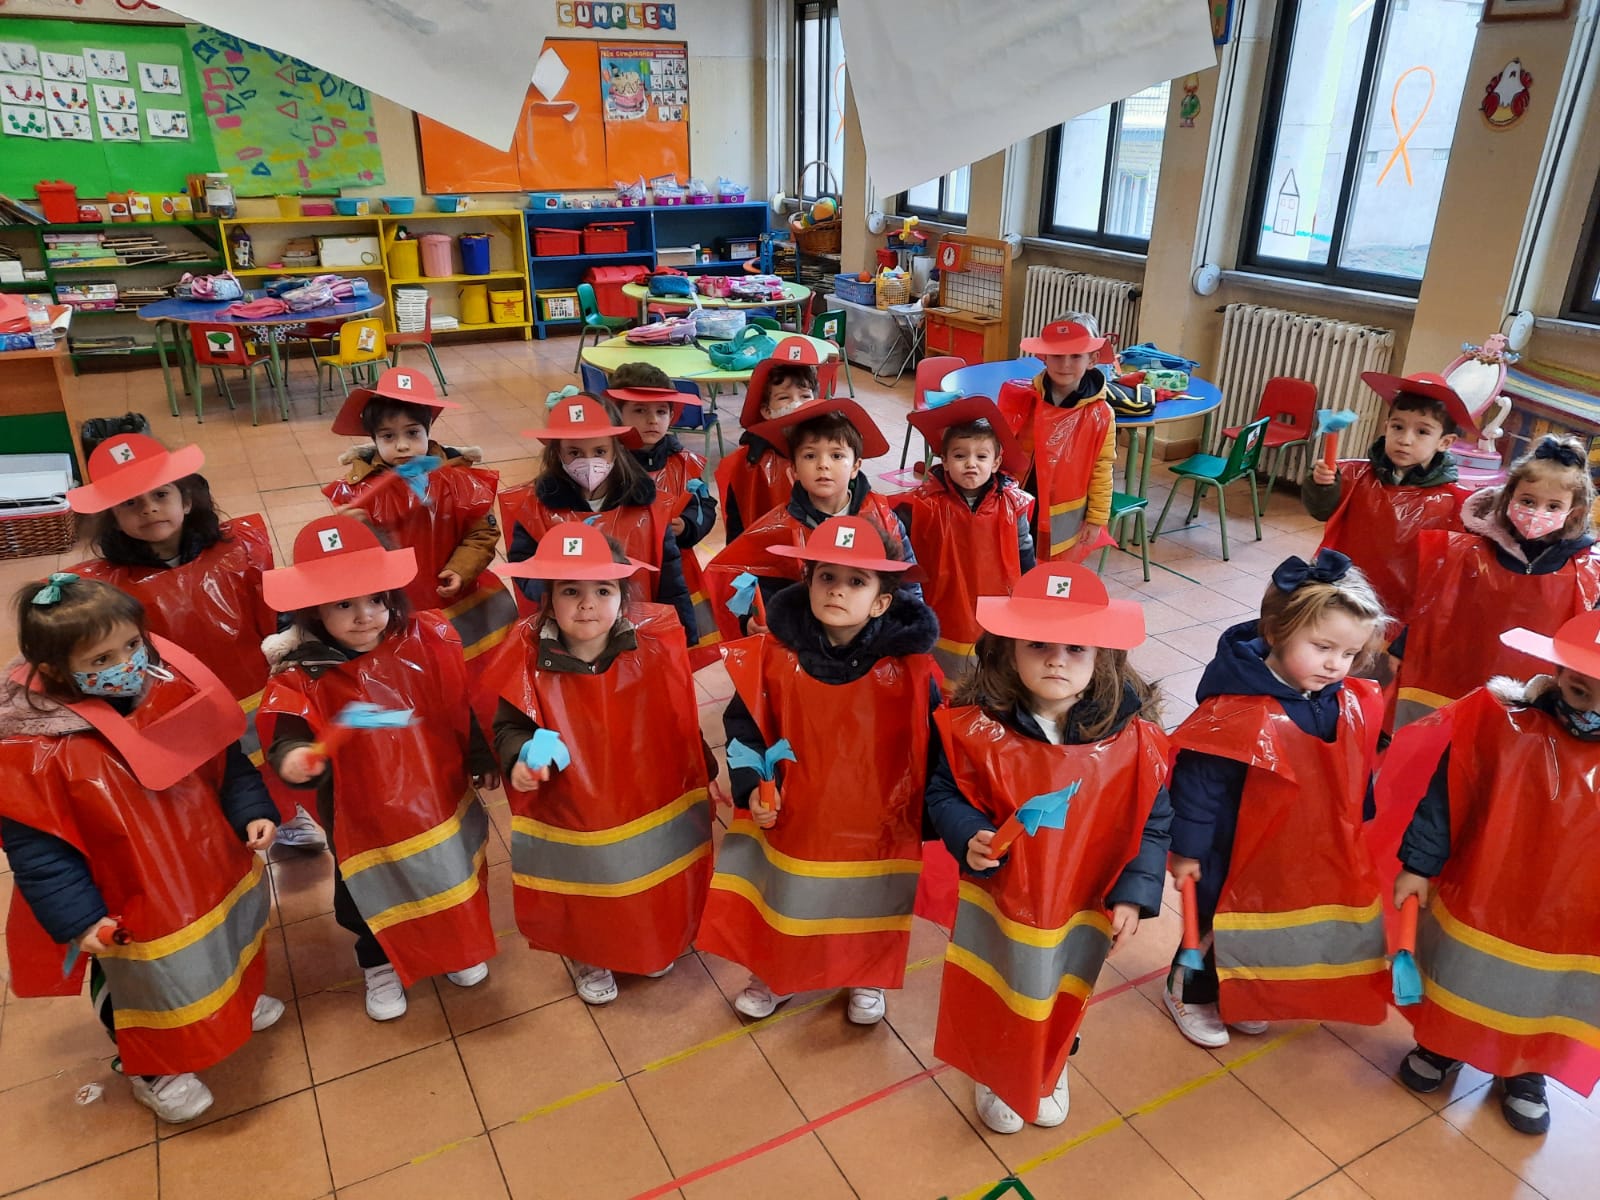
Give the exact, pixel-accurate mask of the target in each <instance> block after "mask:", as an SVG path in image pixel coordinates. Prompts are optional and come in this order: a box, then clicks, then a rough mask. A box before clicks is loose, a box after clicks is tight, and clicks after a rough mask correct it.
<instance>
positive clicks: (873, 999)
mask: <svg viewBox="0 0 1600 1200" xmlns="http://www.w3.org/2000/svg"><path fill="white" fill-rule="evenodd" d="M887 1011H888V1005H887V1004H885V1003H884V999H883V989H882V988H860V987H858V988H851V989H850V1003H849V1005H848V1006H846V1008H845V1010H844V1015H845V1017H846V1019H847V1020H849V1021H850V1023H851V1024H853V1025H876V1024H877V1023H878V1022H879V1021H881V1020H883V1014H884V1013H885V1012H887Z"/></svg>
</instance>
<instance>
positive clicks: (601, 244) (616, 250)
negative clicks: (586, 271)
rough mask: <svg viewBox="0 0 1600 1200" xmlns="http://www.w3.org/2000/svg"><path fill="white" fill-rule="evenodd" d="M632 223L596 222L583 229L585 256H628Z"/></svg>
mask: <svg viewBox="0 0 1600 1200" xmlns="http://www.w3.org/2000/svg"><path fill="white" fill-rule="evenodd" d="M632 228H633V222H632V221H596V222H594V223H593V224H590V225H585V226H584V227H583V252H584V253H585V254H626V253H627V252H628V230H630V229H632Z"/></svg>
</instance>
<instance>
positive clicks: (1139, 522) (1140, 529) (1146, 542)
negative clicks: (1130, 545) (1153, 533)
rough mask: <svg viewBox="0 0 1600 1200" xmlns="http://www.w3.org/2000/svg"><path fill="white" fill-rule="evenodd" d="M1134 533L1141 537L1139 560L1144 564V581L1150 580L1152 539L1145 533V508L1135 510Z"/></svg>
mask: <svg viewBox="0 0 1600 1200" xmlns="http://www.w3.org/2000/svg"><path fill="white" fill-rule="evenodd" d="M1133 534H1134V536H1135V537H1137V538H1138V539H1139V561H1140V562H1141V564H1142V565H1143V566H1144V581H1145V582H1146V583H1149V582H1150V539H1149V538H1147V537H1145V535H1144V509H1142V508H1136V509H1134V510H1133Z"/></svg>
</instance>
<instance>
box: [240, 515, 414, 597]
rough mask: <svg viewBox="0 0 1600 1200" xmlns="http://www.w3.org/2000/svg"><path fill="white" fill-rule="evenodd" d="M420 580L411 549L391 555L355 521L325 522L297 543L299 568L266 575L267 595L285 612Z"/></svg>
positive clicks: (309, 529) (325, 519)
mask: <svg viewBox="0 0 1600 1200" xmlns="http://www.w3.org/2000/svg"><path fill="white" fill-rule="evenodd" d="M416 576H417V552H416V551H415V550H413V549H412V548H411V547H410V546H403V547H401V548H400V549H399V550H385V549H384V548H383V544H382V543H381V542H379V541H378V535H377V534H375V533H373V532H372V530H371V529H369V528H368V527H367V526H366V525H364V524H362V523H361V522H360V521H358V520H356V519H355V518H354V517H338V516H333V517H319V518H318V519H317V520H315V521H312V522H311V523H310V524H309V525H307V526H306V527H305V528H304V529H302V530H301V531H300V533H299V536H297V537H296V538H295V539H294V566H292V567H279V568H278V569H277V570H274V571H267V572H265V573H264V574H263V575H262V576H261V594H262V595H263V596H264V597H265V598H266V601H267V603H268V604H269V605H270V606H271V607H273V608H275V609H277V611H279V612H294V611H295V610H297V609H301V608H315V607H316V606H317V605H319V604H331V603H332V602H333V601H335V600H348V599H350V597H351V596H366V595H371V594H373V593H376V592H387V591H392V590H393V589H395V588H402V587H405V585H406V584H408V583H410V582H411V581H412V580H413V579H415V578H416Z"/></svg>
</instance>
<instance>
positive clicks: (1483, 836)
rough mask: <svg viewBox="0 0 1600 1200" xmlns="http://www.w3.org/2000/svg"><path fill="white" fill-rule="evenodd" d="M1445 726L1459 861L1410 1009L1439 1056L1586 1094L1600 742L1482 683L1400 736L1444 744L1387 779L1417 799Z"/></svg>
mask: <svg viewBox="0 0 1600 1200" xmlns="http://www.w3.org/2000/svg"><path fill="white" fill-rule="evenodd" d="M1445 731H1447V732H1448V738H1449V746H1450V766H1449V795H1450V857H1449V858H1448V859H1447V860H1446V861H1445V865H1444V870H1443V871H1442V872H1440V875H1439V878H1438V881H1437V887H1438V890H1437V891H1436V892H1435V893H1434V896H1433V899H1432V901H1431V902H1430V903H1429V905H1428V907H1427V908H1426V909H1424V910H1423V912H1422V916H1421V921H1420V925H1419V928H1418V932H1417V962H1418V965H1419V966H1420V967H1421V969H1422V975H1423V985H1424V998H1423V1001H1422V1003H1421V1004H1420V1005H1416V1006H1412V1007H1407V1008H1403V1009H1401V1012H1403V1013H1404V1014H1405V1015H1406V1017H1407V1018H1409V1019H1410V1021H1411V1023H1412V1025H1413V1026H1415V1028H1416V1036H1417V1041H1418V1042H1419V1043H1420V1044H1421V1045H1423V1046H1426V1047H1427V1048H1428V1049H1429V1050H1432V1051H1434V1052H1435V1053H1438V1054H1444V1055H1448V1056H1449V1057H1451V1058H1459V1059H1464V1060H1465V1061H1466V1062H1469V1063H1471V1064H1472V1065H1473V1066H1475V1067H1477V1068H1479V1069H1480V1070H1484V1071H1488V1072H1489V1073H1490V1074H1493V1075H1499V1076H1502V1077H1504V1076H1510V1075H1521V1074H1524V1073H1526V1072H1529V1071H1537V1072H1539V1073H1540V1074H1542V1075H1551V1076H1554V1077H1555V1078H1556V1079H1558V1080H1560V1081H1561V1082H1562V1083H1564V1084H1566V1085H1567V1086H1568V1087H1570V1088H1572V1089H1574V1090H1575V1091H1577V1092H1578V1094H1579V1095H1589V1094H1590V1093H1591V1092H1593V1091H1594V1088H1595V1084H1596V1082H1600V988H1597V986H1596V979H1597V977H1600V976H1597V972H1600V966H1597V964H1600V873H1597V872H1596V871H1595V869H1594V847H1595V845H1596V844H1597V843H1600V803H1597V801H1596V796H1597V795H1600V744H1597V743H1595V742H1585V741H1580V740H1578V739H1577V738H1574V737H1572V736H1571V735H1570V734H1568V733H1567V732H1566V731H1565V730H1564V729H1562V728H1561V726H1560V724H1559V723H1558V722H1557V721H1556V720H1555V718H1553V717H1551V716H1550V715H1549V714H1547V713H1544V712H1541V711H1540V710H1539V709H1537V708H1533V707H1526V706H1523V705H1522V704H1520V703H1503V702H1502V701H1500V700H1498V699H1497V698H1496V697H1495V696H1494V695H1493V694H1491V693H1490V692H1489V690H1488V689H1486V688H1479V689H1477V690H1475V691H1473V692H1471V693H1469V694H1468V695H1467V696H1465V697H1463V698H1462V699H1461V700H1459V701H1457V702H1456V703H1454V704H1452V705H1450V706H1449V707H1447V708H1445V709H1443V710H1441V711H1440V712H1438V713H1435V714H1433V715H1432V716H1429V717H1427V718H1425V719H1424V720H1422V721H1419V722H1418V723H1416V724H1415V725H1413V726H1411V727H1409V728H1408V729H1406V730H1404V731H1403V732H1402V733H1400V734H1399V735H1398V736H1397V737H1396V738H1395V744H1394V746H1392V747H1391V748H1390V753H1391V754H1393V755H1399V756H1406V755H1407V751H1408V750H1409V749H1410V743H1412V742H1413V741H1415V742H1425V741H1427V740H1428V739H1430V738H1431V739H1436V741H1435V744H1434V746H1433V748H1432V752H1431V753H1428V754H1426V755H1425V756H1424V757H1423V758H1422V759H1421V760H1419V761H1417V762H1416V763H1415V764H1412V769H1410V770H1408V771H1406V772H1405V773H1404V774H1403V775H1402V776H1401V777H1400V778H1399V779H1397V780H1394V781H1392V782H1391V781H1389V780H1386V781H1385V782H1386V783H1389V784H1390V786H1393V787H1396V788H1398V789H1400V795H1401V796H1402V797H1403V798H1404V799H1405V800H1406V801H1407V802H1408V803H1409V804H1411V805H1412V806H1414V804H1415V801H1416V799H1417V798H1418V797H1420V796H1421V794H1422V792H1423V790H1424V789H1425V788H1426V787H1427V784H1428V781H1429V780H1430V779H1431V778H1432V776H1433V773H1434V770H1435V768H1436V767H1437V766H1438V752H1439V750H1440V749H1441V748H1442V746H1441V745H1440V743H1442V741H1443V738H1442V737H1441V736H1439V735H1440V734H1441V733H1443V732H1445ZM1385 774H1388V772H1385ZM1508 864H1518V865H1519V868H1527V869H1517V870H1515V871H1508V869H1507V865H1508Z"/></svg>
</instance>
